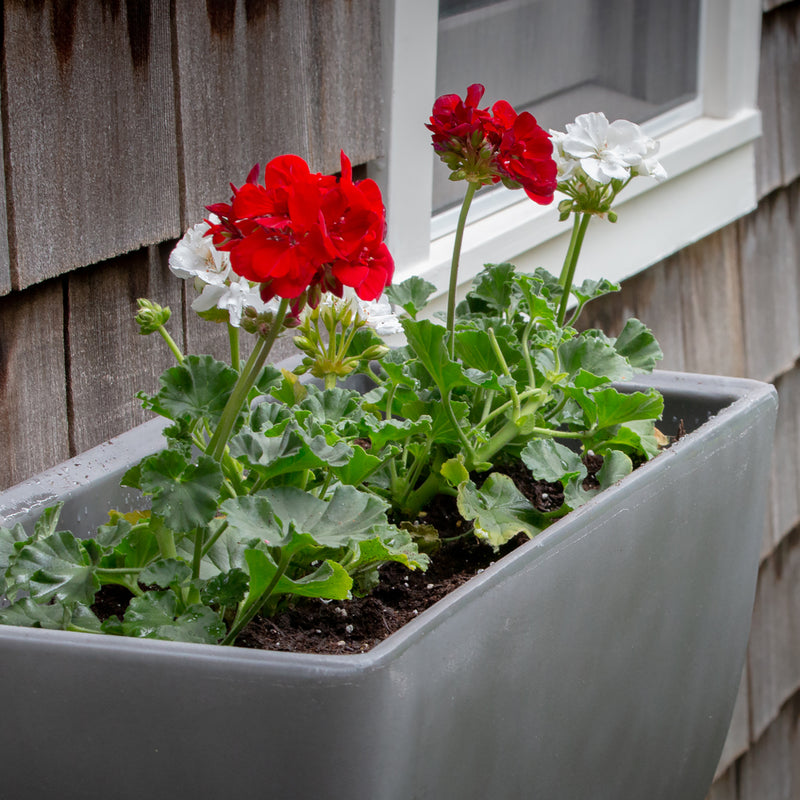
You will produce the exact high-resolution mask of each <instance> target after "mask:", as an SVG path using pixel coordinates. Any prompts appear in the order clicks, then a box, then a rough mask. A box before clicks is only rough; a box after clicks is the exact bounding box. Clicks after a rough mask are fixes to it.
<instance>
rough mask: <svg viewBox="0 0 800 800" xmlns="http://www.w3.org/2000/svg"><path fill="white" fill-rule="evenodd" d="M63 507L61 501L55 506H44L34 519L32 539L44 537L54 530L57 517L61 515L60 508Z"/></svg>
mask: <svg viewBox="0 0 800 800" xmlns="http://www.w3.org/2000/svg"><path fill="white" fill-rule="evenodd" d="M63 507H64V504H63V503H58V504H57V505H55V506H50V508H46V509H45V510H44V511H43V512H42V515H41V516H40V517H39V519H37V520H36V524H35V525H34V526H33V538H34V539H44V538H46V537H47V536H51V535H52V534H54V533H55V532H56V528H57V526H58V518H59V517H60V516H61V509H62V508H63Z"/></svg>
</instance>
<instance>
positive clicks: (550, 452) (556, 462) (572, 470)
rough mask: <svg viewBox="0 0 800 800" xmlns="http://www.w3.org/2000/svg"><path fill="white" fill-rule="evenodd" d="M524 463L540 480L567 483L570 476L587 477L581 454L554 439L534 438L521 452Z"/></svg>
mask: <svg viewBox="0 0 800 800" xmlns="http://www.w3.org/2000/svg"><path fill="white" fill-rule="evenodd" d="M521 458H522V462H523V464H525V466H526V467H527V468H528V469H529V470H530V472H531V474H532V475H533V477H534V478H535V479H536V480H538V481H549V482H550V483H555V482H556V481H558V482H561V483H566V482H567V481H568V480H570V478H574V477H580V478H581V479H583V478H585V477H586V474H587V472H586V467H585V466H584V464H583V462H582V461H581V458H580V456H579V455H578V454H577V453H575V452H573V451H572V450H570V449H569V448H568V447H565V446H564V445H563V444H559V443H558V442H555V441H553V440H552V439H533V440H532V441H530V442H528V443H527V444H526V445H525V448H524V449H523V451H522V453H521Z"/></svg>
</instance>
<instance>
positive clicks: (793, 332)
mask: <svg viewBox="0 0 800 800" xmlns="http://www.w3.org/2000/svg"><path fill="white" fill-rule="evenodd" d="M763 9H764V15H763V26H762V47H761V71H760V84H759V106H760V108H761V110H762V112H763V115H764V120H763V123H764V135H763V137H762V139H761V141H760V142H759V145H758V151H757V170H758V175H757V179H758V191H759V196H760V201H759V204H758V208H757V209H756V210H755V211H754V212H752V213H751V214H749V215H748V216H747V217H745V218H743V219H741V220H739V221H738V222H736V223H734V224H732V225H730V226H728V227H727V228H724V229H723V230H721V231H718V232H717V233H715V234H713V235H711V236H709V237H707V238H706V239H704V240H702V241H700V242H698V243H697V244H695V245H692V246H691V247H687V248H686V249H684V250H682V251H680V252H679V253H677V254H675V255H674V256H672V257H671V258H669V259H667V260H666V261H664V262H662V263H661V264H659V265H658V266H656V267H652V268H650V269H648V270H647V271H646V272H644V273H642V274H641V275H639V276H636V277H634V278H632V279H630V280H628V281H626V282H625V284H624V286H623V290H622V292H621V293H620V294H618V295H614V296H613V297H610V298H608V300H607V301H598V303H596V304H594V307H593V306H589V308H588V309H587V314H589V315H590V316H591V317H592V319H591V320H589V323H591V324H595V325H598V326H600V325H603V326H606V327H607V328H609V329H611V331H612V332H613V331H614V330H615V329H618V328H619V327H620V325H621V324H622V321H623V320H624V319H625V318H626V317H627V316H629V315H630V314H635V315H636V316H638V317H640V318H641V319H643V320H645V321H646V322H647V323H648V324H649V325H651V326H652V327H653V328H654V330H655V332H656V334H657V335H658V337H659V339H660V340H661V343H662V346H663V348H664V350H665V353H666V358H665V360H664V366H665V368H667V369H684V370H688V371H691V372H709V373H718V374H719V373H727V374H730V375H738V376H745V377H751V378H758V379H760V380H765V381H769V382H772V383H774V384H775V386H776V387H777V390H778V395H779V398H780V409H779V412H778V424H777V430H776V433H775V451H774V457H773V466H772V475H771V480H770V488H769V492H770V496H769V507H770V508H769V515H768V519H767V524H766V531H765V536H764V541H763V546H762V553H761V557H762V561H761V567H760V570H759V577H758V588H757V591H756V599H755V608H754V612H753V622H752V629H751V634H750V643H749V647H748V655H747V664H746V668H745V674H744V675H743V678H742V684H741V688H740V693H739V699H738V701H737V706H736V709H735V712H734V718H733V724H732V726H731V729H730V732H729V736H728V741H727V743H726V745H725V750H724V752H723V756H722V760H721V762H720V765H719V768H718V771H717V780H716V781H715V783H714V786H713V788H712V791H711V793H710V796H709V800H797V799H798V798H800V725H798V719H799V718H800V91H798V88H797V79H798V76H800V0H791V1H790V2H782V1H781V0H764V6H763Z"/></svg>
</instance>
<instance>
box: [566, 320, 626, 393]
mask: <svg viewBox="0 0 800 800" xmlns="http://www.w3.org/2000/svg"><path fill="white" fill-rule="evenodd" d="M597 333H599V332H595V334H594V335H587V334H586V332H584V334H581V335H580V336H576V337H574V338H572V339H568V340H567V341H566V342H563V343H562V344H561V345H559V348H558V356H559V359H560V361H561V369H562V370H563V371H564V372H566V373H568V374H569V375H571V376H572V375H577V374H578V373H579V372H580V371H581V370H585V371H586V372H591V373H592V375H597V376H600V377H604V378H608V379H610V380H613V381H617V380H622V379H624V378H630V377H631V376H632V375H633V369H632V368H631V366H630V364H628V361H627V359H626V358H625V357H624V356H622V355H620V353H618V352H617V350H615V349H614V346H613V345H612V343H611V342H610V341H609V340H608V339H606V337H604V336H602V335H597Z"/></svg>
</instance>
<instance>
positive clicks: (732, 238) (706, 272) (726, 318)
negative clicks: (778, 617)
mask: <svg viewBox="0 0 800 800" xmlns="http://www.w3.org/2000/svg"><path fill="white" fill-rule="evenodd" d="M673 258H675V260H676V261H677V263H678V265H679V270H680V276H681V277H680V282H681V288H680V293H679V295H678V296H677V297H676V298H675V302H677V303H679V304H680V306H681V313H682V315H683V341H684V366H685V368H686V370H687V371H689V372H703V373H711V374H716V375H732V376H742V375H744V374H745V358H744V334H743V329H742V311H741V308H742V301H741V290H740V284H739V270H738V248H737V238H736V230H735V228H732V227H731V226H728V227H727V228H723V229H722V230H721V231H717V232H716V233H713V234H711V235H710V236H707V237H705V238H704V239H701V240H700V241H699V242H697V243H696V244H693V245H690V246H689V247H687V248H685V249H684V250H681V251H680V252H679V253H677V254H676V255H675V256H673Z"/></svg>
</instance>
